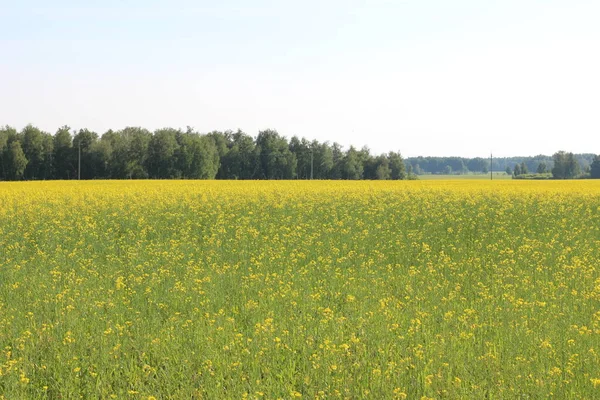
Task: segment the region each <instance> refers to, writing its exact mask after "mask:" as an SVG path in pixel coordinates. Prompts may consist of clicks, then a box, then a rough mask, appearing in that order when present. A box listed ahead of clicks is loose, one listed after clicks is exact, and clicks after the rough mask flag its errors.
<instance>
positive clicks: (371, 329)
mask: <svg viewBox="0 0 600 400" xmlns="http://www.w3.org/2000/svg"><path fill="white" fill-rule="evenodd" d="M599 307H600V181H596V182H594V181H564V182H558V181H552V182H536V181H526V182H525V181H497V182H496V181H495V182H489V181H488V182H486V181H476V180H471V181H469V180H462V181H461V180H453V181H408V182H406V181H397V182H366V181H362V182H339V181H337V182H331V181H319V182H307V181H287V182H285V181H280V182H275V181H268V182H265V181H262V182H233V181H91V182H26V183H1V184H0V398H1V399H74V398H84V399H96V398H98V399H110V398H116V399H140V400H149V399H150V400H152V399H202V398H205V399H244V398H247V399H262V398H268V399H277V398H282V399H290V398H300V397H302V398H307V399H325V398H336V399H337V398H342V399H344V398H347V399H360V398H373V399H425V398H426V399H438V398H440V399H545V398H549V397H555V398H560V399H566V398H569V399H570V398H582V399H584V398H585V399H594V398H599V395H600V368H599V365H600V308H599Z"/></svg>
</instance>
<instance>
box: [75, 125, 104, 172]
mask: <svg viewBox="0 0 600 400" xmlns="http://www.w3.org/2000/svg"><path fill="white" fill-rule="evenodd" d="M97 140H98V134H97V133H96V132H92V131H90V130H88V129H80V130H79V132H77V134H76V135H75V137H74V138H73V147H72V149H71V151H72V153H73V155H72V159H73V160H74V164H75V166H76V168H75V171H76V172H77V175H79V172H78V169H79V164H80V163H79V161H80V160H79V158H80V154H79V151H80V150H81V179H94V178H96V177H97V173H96V171H95V170H94V162H93V158H92V146H93V145H94V143H95V142H96V141H97ZM80 146H81V147H80ZM77 175H76V176H77Z"/></svg>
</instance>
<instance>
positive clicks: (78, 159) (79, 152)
mask: <svg viewBox="0 0 600 400" xmlns="http://www.w3.org/2000/svg"><path fill="white" fill-rule="evenodd" d="M77 144H78V146H77V147H78V151H77V154H78V157H77V180H81V138H79V140H78V141H77Z"/></svg>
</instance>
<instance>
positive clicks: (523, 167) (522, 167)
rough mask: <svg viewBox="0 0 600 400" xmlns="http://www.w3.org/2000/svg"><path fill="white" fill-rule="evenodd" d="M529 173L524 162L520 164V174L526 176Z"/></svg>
mask: <svg viewBox="0 0 600 400" xmlns="http://www.w3.org/2000/svg"><path fill="white" fill-rule="evenodd" d="M528 173H529V169H528V168H527V164H525V161H523V162H521V174H523V175H524V174H528Z"/></svg>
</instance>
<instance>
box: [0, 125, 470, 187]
mask: <svg viewBox="0 0 600 400" xmlns="http://www.w3.org/2000/svg"><path fill="white" fill-rule="evenodd" d="M15 140H18V141H19V143H20V146H21V150H22V151H23V153H24V156H25V159H27V161H28V162H27V165H26V168H25V171H24V172H23V174H22V175H18V178H19V179H29V180H35V179H77V177H78V175H79V174H80V175H81V178H82V179H111V178H112V179H145V178H151V179H173V178H184V179H215V178H216V179H310V178H311V177H312V178H314V179H353V180H354V179H406V178H407V175H408V174H407V170H406V168H407V167H406V164H405V162H404V159H403V158H402V156H401V155H400V153H397V152H390V153H388V154H383V155H372V154H370V151H369V149H368V148H366V147H363V148H362V149H360V150H357V149H356V148H355V147H350V148H349V149H348V150H347V151H344V150H343V149H342V146H340V145H339V144H337V143H334V144H330V143H328V142H323V143H321V142H318V141H316V140H313V141H312V142H311V141H308V140H307V139H305V138H298V137H292V139H291V140H290V141H289V142H288V140H287V138H286V137H284V136H281V135H280V134H279V133H278V132H277V131H274V130H264V131H261V132H259V134H258V136H257V137H256V138H253V137H252V136H250V135H248V134H246V133H244V132H242V131H241V130H238V131H237V132H235V133H234V132H232V131H225V132H219V131H213V132H210V133H208V134H206V135H203V134H200V133H198V132H195V131H194V130H193V128H191V127H188V128H187V130H186V131H182V130H180V129H173V128H163V129H158V130H156V131H154V132H149V131H148V130H146V129H144V128H140V127H126V128H124V129H122V130H119V131H113V130H108V131H107V132H105V133H104V134H103V135H101V136H100V135H98V134H97V133H96V132H92V131H89V130H88V129H80V130H79V131H71V128H70V127H69V126H66V125H65V126H62V127H60V128H59V129H58V130H57V131H56V133H55V135H50V134H48V133H45V132H42V131H41V130H39V129H38V128H36V127H34V126H32V125H27V126H26V127H25V128H23V130H22V131H21V132H17V131H16V130H15V129H13V128H11V127H8V126H7V127H4V128H2V129H0V179H2V180H5V179H17V178H16V176H17V175H15V174H14V173H13V172H10V171H12V170H13V168H12V167H13V166H12V164H11V161H10V160H9V158H10V157H9V156H10V155H9V145H10V144H11V143H12V142H13V141H15ZM13 150H15V151H16V149H13ZM461 163H462V161H461ZM9 164H10V165H9ZM461 165H463V167H464V165H465V164H464V163H462V164H461ZM464 168H466V167H464ZM463 170H464V169H463ZM416 171H417V172H418V171H419V168H418V165H417V169H416Z"/></svg>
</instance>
